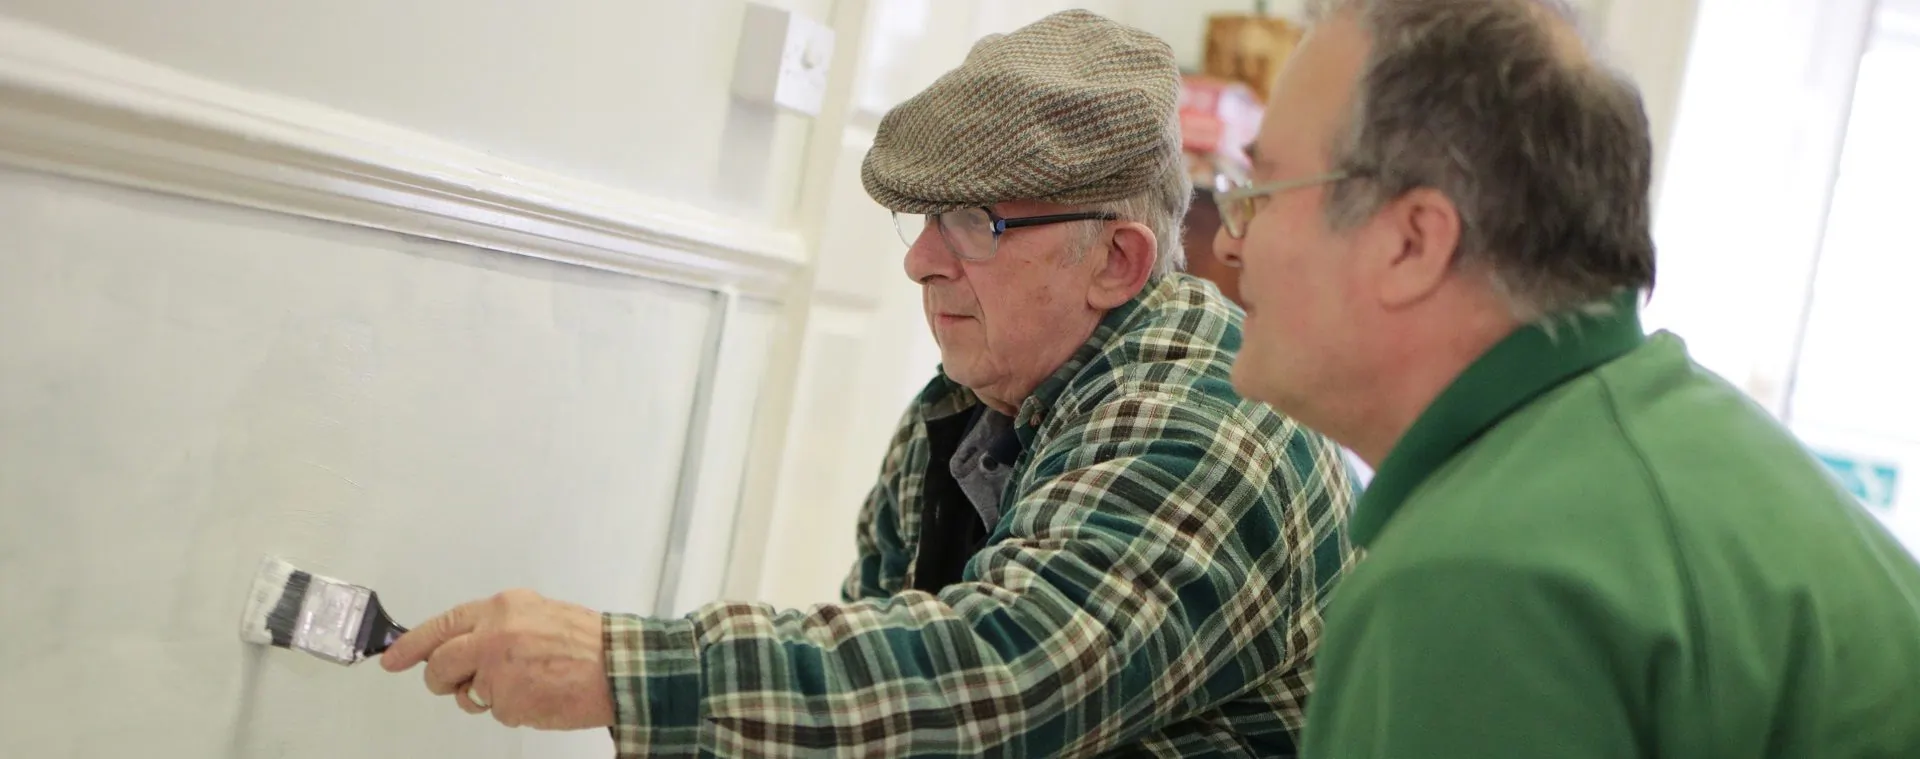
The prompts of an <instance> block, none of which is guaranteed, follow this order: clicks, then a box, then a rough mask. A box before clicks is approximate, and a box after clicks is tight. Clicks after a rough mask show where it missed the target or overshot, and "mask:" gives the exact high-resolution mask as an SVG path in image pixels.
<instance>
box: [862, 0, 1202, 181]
mask: <svg viewBox="0 0 1920 759" xmlns="http://www.w3.org/2000/svg"><path fill="white" fill-rule="evenodd" d="M1179 92H1180V70H1179V67H1178V66H1177V65H1176V64H1175V63H1174V60H1173V50H1172V49H1171V48H1169V47H1168V46H1167V43H1165V42H1163V41H1161V40H1160V39H1159V38H1157V37H1154V36H1153V35H1150V34H1147V33H1146V32H1142V31H1139V30H1137V29H1133V28H1130V27H1127V26H1122V25H1120V24H1117V23H1114V22H1113V21H1110V20H1107V19H1105V18H1102V17H1100V16H1098V15H1095V14H1093V13H1089V12H1087V11H1081V10H1074V11H1064V12H1061V13H1056V14H1054V15H1052V16H1048V17H1046V18H1044V19H1041V20H1039V21H1036V22H1034V23H1032V24H1029V25H1027V26H1024V27H1021V28H1020V29H1017V30H1015V31H1013V32H1010V33H1007V34H999V35H992V36H989V37H986V38H985V39H982V40H981V41H980V42H978V43H976V44H975V45H974V47H973V50H972V51H971V52H969V53H968V54H967V59H966V62H964V63H962V64H960V67H959V68H956V69H954V70H952V71H949V72H947V73H946V74H945V75H943V76H941V77H940V78H939V79H938V80H936V81H935V82H934V83H933V84H932V85H931V86H929V87H927V89H926V90H925V91H923V92H921V93H920V94H918V95H915V96H913V97H912V98H910V99H908V100H907V101H906V102H903V103H901V104H900V105H899V106H897V107H895V108H894V109H893V110H892V111H889V112H888V113H887V115H886V117H885V118H882V119H881V120H880V128H879V130H878V132H877V133H876V135H875V137H874V140H873V148H872V149H871V150H869V151H868V152H867V157H866V161H865V162H864V163H863V164H862V165H861V167H860V178H861V181H862V182H863V183H864V184H865V185H866V188H867V194H868V195H871V196H873V199H874V200H875V201H876V202H878V203H879V204H880V205H882V206H885V207H886V208H888V209H891V210H894V211H898V212H901V213H940V212H944V211H950V210H953V209H955V208H961V207H966V206H985V205H992V204H994V203H1001V202H1005V201H1009V200H1040V201H1047V202H1053V203H1061V204H1064V205H1085V204H1091V203H1104V202H1108V201H1114V200H1120V199H1122V198H1127V197H1131V196H1133V195H1137V194H1139V193H1140V192H1142V191H1145V190H1146V189H1147V188H1148V187H1149V186H1151V185H1152V183H1153V181H1154V179H1155V178H1156V177H1158V176H1160V175H1161V174H1162V173H1163V172H1165V171H1167V170H1168V169H1169V166H1170V164H1172V163H1174V162H1177V161H1179V160H1180V127H1179V123H1178V121H1177V117H1176V114H1177V108H1178V106H1179Z"/></svg>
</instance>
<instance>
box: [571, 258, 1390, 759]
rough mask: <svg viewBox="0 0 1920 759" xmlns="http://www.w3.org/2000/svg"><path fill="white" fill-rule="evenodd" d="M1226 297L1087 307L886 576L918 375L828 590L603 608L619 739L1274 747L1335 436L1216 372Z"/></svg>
mask: <svg viewBox="0 0 1920 759" xmlns="http://www.w3.org/2000/svg"><path fill="white" fill-rule="evenodd" d="M1239 322H1240V317H1239V314H1238V312H1237V311H1236V310H1234V309H1233V307H1232V306H1231V305H1229V304H1228V303H1227V302H1226V301H1225V300H1224V299H1222V298H1221V297H1220V296H1219V294H1218V292H1217V291H1215V290H1213V289H1212V288H1211V287H1210V286H1206V285H1203V284H1201V283H1199V281H1198V280H1195V279H1193V278H1191V277H1187V276H1185V275H1174V276H1170V277H1166V278H1164V279H1161V280H1158V281H1157V282H1156V283H1155V284H1153V285H1151V286H1150V288H1149V290H1148V291H1147V292H1145V293H1143V294H1142V295H1141V296H1140V297H1139V298H1137V299H1135V300H1134V301H1133V302H1132V303H1130V304H1128V305H1127V306H1124V307H1122V308H1120V309H1117V310H1116V311H1114V312H1113V313H1110V314H1108V316H1107V318H1106V319H1105V320H1104V321H1103V323H1102V325H1101V326H1100V328H1099V329H1098V330H1097V331H1096V332H1095V334H1094V335H1093V337H1092V339H1091V340H1090V341H1089V342H1088V343H1087V345H1086V346H1085V347H1084V348H1082V349H1081V350H1080V351H1079V352H1078V354H1077V355H1075V356H1074V358H1073V359H1072V360H1071V361H1069V362H1068V363H1067V364H1066V365H1065V366H1064V367H1062V368H1061V369H1060V370H1059V372H1058V373H1056V375H1055V376H1054V377H1053V378H1052V379H1050V380H1048V381H1047V382H1046V383H1044V384H1043V385H1042V386H1041V387H1040V388H1039V390H1038V391H1037V392H1036V393H1035V395H1034V397H1033V398H1031V399H1029V401H1028V402H1027V403H1026V404H1025V405H1024V406H1023V407H1022V408H1021V409H1020V412H1019V414H1018V416H1017V417H1016V419H1015V421H1016V424H1017V425H1018V430H1019V434H1020V435H1021V437H1022V440H1023V442H1025V443H1026V445H1025V451H1024V452H1023V453H1022V454H1021V456H1020V458H1019V459H1018V460H1017V461H1016V462H1015V463H1014V476H1013V481H1012V484H1011V485H1010V486H1009V488H1008V491H1007V494H1006V497H1005V500H1004V501H1003V504H1004V507H1003V513H1004V516H1003V517H1002V519H1001V521H1000V524H999V526H998V528H997V530H996V531H995V532H994V534H993V536H992V539H991V541H990V543H989V545H988V547H987V548H986V549H984V550H983V551H981V552H980V553H978V554H977V555H975V556H974V557H973V559H972V561H971V562H970V563H969V565H968V567H967V569H966V572H965V577H964V578H963V581H962V582H960V583H957V584H954V585H950V586H948V587H946V588H944V589H942V590H941V591H940V592H939V594H937V595H934V594H928V593H925V592H920V591H911V590H904V589H905V588H907V587H908V580H909V575H910V573H911V572H912V571H913V561H914V556H913V551H914V547H915V546H917V545H918V542H917V541H918V538H919V534H918V522H919V518H920V513H921V506H922V501H921V497H920V493H921V489H920V488H921V484H922V481H923V476H924V473H925V471H926V468H927V465H928V461H927V458H928V457H927V448H928V443H927V437H926V433H925V430H926V421H927V420H928V419H937V418H941V417H943V416H945V415H948V414H954V413H959V412H961V411H964V410H966V409H968V408H970V407H971V406H972V405H973V404H975V403H977V401H976V400H975V399H974V397H973V395H972V394H971V393H969V392H968V391H966V390H965V389H964V388H961V387H959V386H958V385H955V384H952V383H950V382H949V381H947V380H945V379H944V378H938V379H936V380H935V381H934V382H933V383H932V384H931V385H930V386H929V387H928V389H927V390H926V391H925V393H923V395H922V396H921V398H920V399H919V401H918V402H917V403H915V404H914V406H913V408H911V409H910V410H909V411H908V413H907V414H906V417H905V419H904V420H903V421H902V423H901V426H900V431H899V433H898V435H897V436H896V437H895V439H894V442H893V446H892V449H891V451H890V452H889V453H888V455H887V457H886V459H885V463H884V464H883V467H882V472H881V477H880V482H879V484H878V485H877V486H876V487H875V488H874V490H873V492H872V495H871V496H870V498H869V499H868V501H867V503H866V505H865V507H864V509H863V512H862V518H861V524H860V528H859V558H858V561H857V563H856V565H855V567H854V571H853V573H852V576H850V577H849V578H848V579H847V582H846V586H845V588H844V591H843V593H844V595H845V598H844V599H843V602H842V603H838V604H831V605H822V606H816V607H814V608H812V609H810V610H806V611H779V610H776V609H772V608H768V607H765V606H760V605H753V604H741V603H719V604H713V605H710V606H707V607H705V608H703V609H701V610H699V611H697V612H695V613H693V614H691V615H689V616H688V617H687V618H685V619H676V620H661V619H645V618H641V617H635V616H629V615H619V614H609V615H607V616H606V642H607V650H608V674H609V679H610V682H611V683H612V686H613V694H614V700H615V703H616V709H617V714H618V723H619V724H618V726H617V727H615V729H614V736H615V739H616V743H617V745H618V749H619V755H620V756H622V757H638V756H694V755H701V756H707V755H720V756H789V755H807V754H811V755H832V756H909V755H911V756H922V757H927V756H931V757H961V756H968V757H971V756H982V755H986V756H1055V755H1074V756H1087V755H1101V754H1112V753H1125V754H1128V755H1141V754H1147V755H1158V756H1286V755H1290V754H1292V753H1293V752H1294V746H1295V739H1296V736H1297V735H1298V732H1299V729H1300V726H1301V719H1302V712H1303V707H1304V700H1305V698H1306V696H1307V693H1308V691H1309V690H1310V689H1311V688H1312V682H1313V677H1312V665H1311V658H1310V654H1311V652H1312V651H1313V649H1314V647H1315V645H1316V643H1317V641H1318V639H1319V636H1320V625H1321V618H1320V608H1321V604H1322V603H1323V601H1324V598H1325V595H1326V592H1327V591H1328V589H1329V586H1330V584H1331V583H1332V581H1333V580H1334V579H1335V578H1336V577H1337V576H1338V575H1339V574H1340V572H1341V571H1342V570H1344V569H1345V567H1346V566H1347V564H1348V562H1349V561H1351V559H1352V557H1353V552H1352V547H1351V544H1350V543H1349V541H1348V538H1347V534H1346V524H1345V522H1346V513H1347V510H1348V508H1349V505H1350V503H1351V500H1352V497H1353V486H1352V484H1351V480H1350V478H1349V476H1348V469H1347V466H1346V463H1345V461H1344V459H1342V457H1341V456H1340V454H1339V452H1338V450H1337V449H1336V448H1334V447H1333V446H1332V445H1331V444H1329V443H1327V442H1326V441H1325V440H1324V439H1322V438H1320V437H1318V436H1316V435H1314V434H1311V433H1309V432H1307V431H1305V430H1303V429H1301V428H1300V427H1298V426H1296V425H1295V424H1294V423H1293V422H1291V421H1289V420H1287V419H1285V418H1283V417H1281V416H1279V415H1277V414H1275V413H1274V412H1272V411H1270V410H1268V409H1267V408H1266V407H1265V406H1262V405H1259V404H1255V403H1251V402H1247V401H1243V400H1240V399H1239V398H1237V397H1236V396H1234V395H1233V394H1232V391H1231V387H1230V385H1229V383H1228V376H1227V372H1228V366H1229V363H1230V362H1231V359H1232V351H1233V350H1235V349H1237V348H1238V347H1239V343H1240V327H1239Z"/></svg>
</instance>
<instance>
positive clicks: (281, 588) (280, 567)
mask: <svg viewBox="0 0 1920 759" xmlns="http://www.w3.org/2000/svg"><path fill="white" fill-rule="evenodd" d="M298 571H300V570H298V569H296V568H295V567H294V566H293V565H292V564H288V563H287V562H285V561H281V560H280V559H277V558H274V557H272V556H268V557H266V558H263V559H261V560H260V569H259V571H257V572H255V573H254V576H253V586H252V587H251V588H249V589H248V591H247V606H246V610H245V611H244V612H242V613H241V616H240V639H241V640H243V641H246V642H248V643H253V644H256V645H262V646H271V645H275V642H274V635H273V629H272V624H273V621H274V620H273V612H274V610H275V609H276V607H278V606H279V604H280V599H281V598H282V596H284V595H285V593H286V589H287V581H288V580H290V579H292V578H293V574H294V573H295V572H298ZM301 592H303V593H304V592H305V589H304V588H303V589H302V591H301ZM285 629H287V630H291V629H293V628H292V625H288V626H287V627H286V628H285ZM279 645H281V646H283V647H284V646H285V645H286V644H284V643H282V644H279Z"/></svg>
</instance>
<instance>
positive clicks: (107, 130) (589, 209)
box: [0, 16, 806, 294]
mask: <svg viewBox="0 0 1920 759" xmlns="http://www.w3.org/2000/svg"><path fill="white" fill-rule="evenodd" d="M0 164H10V165H14V166H19V167H24V168H28V169H34V170H40V171H46V172H50V173H57V174H64V175H70V176H78V177H81V178H85V179H91V180H96V181H104V182H111V183H115V184H123V185H131V186H135V187H139V188H142V189H148V190H155V191H160V192H167V193H173V194H178V195H185V196H190V197H196V198H201V199H205V200H212V201H218V202H224V203H230V204H236V205H241V206H247V207H252V208H259V209H265V210H270V211H277V212H282V213H289V214H294V215H299V216H306V217H311V218H316V219H324V220H329V221H335V222H341V223H346V224H353V225H357V226H362V227H371V228H375V229H383V230H389V231H393V232H399V233H403V234H409V235H416V236H420V237H428V238H433V239H438V240H446V241H451V242H457V243H463V244H468V245H474V246H478V247H482V248H488V249H492V250H498V251H503V252H507V253H517V254H522V255H528V256H534V257H538V258H544V259H549V260H555V261H562V262H565V263H570V264H577V265H583V266H590V267H594V268H599V269H606V270H611V271H618V272H623V273H629V274H634V275H638V276H646V277H650V278H655V279H663V280H666V281H671V282H677V283H682V284H688V285H694V286H700V287H707V288H714V289H718V288H727V287H731V288H734V289H737V290H739V291H742V292H746V293H753V294H777V293H782V292H783V291H784V288H785V287H786V285H787V283H788V282H789V281H790V280H791V279H792V278H793V276H794V275H795V274H796V273H798V272H799V271H800V270H801V269H802V267H803V264H804V263H805V260H806V255H805V248H804V247H803V238H802V236H801V235H800V234H799V233H798V232H797V231H790V230H776V229H767V228H754V227H753V226H752V225H750V224H743V223H742V222H741V221H740V220H738V219H734V218H731V217H726V216H723V215H720V214H716V213H713V212H709V211H706V210H703V209H698V208H694V207H691V206H687V205H684V204H681V203H676V202H673V201H668V200H664V199H659V198H654V197H648V196H643V195H638V194H635V193H632V192H628V191H625V190H620V189H616V188H611V187H607V186H603V185H597V184H591V183H585V182H580V181H575V180H571V179H568V178H566V177H562V176H558V175H555V174H552V173H549V172H545V171H541V170H537V169H533V168H531V167H527V166H523V165H519V164H515V163H512V162H509V161H504V160H501V159H499V158H495V157H493V156H490V155H487V154H484V153H481V152H478V151H475V150H471V149H468V148H464V147H461V146H458V145H454V144H450V143H448V142H445V141H443V140H439V139H435V138H433V137H429V136H427V135H423V134H419V133H417V132H411V131H407V130H404V129H400V128H396V127H394V126H392V125H389V124H385V123H381V122H377V121H372V120H369V119H365V118H361V117H357V116H354V115H351V114H347V113H342V112H340V111H336V110H332V109H329V108H325V107H322V106H319V105H316V104H313V103H308V102H304V101H299V100H293V99H289V98H284V97H277V96H273V95H268V94H262V93H257V92H249V91H246V90H242V89H238V88H235V87H232V86H229V85H226V84H222V83H219V82H215V81H211V80H207V79H203V78H200V77H196V76H192V75H189V74H185V73H182V72H180V71H176V70H173V69H168V68H164V67H161V66H157V65H154V64H152V63H149V62H147V61H144V60H140V59H137V58H133V57H130V56H127V55H125V54H122V53H118V52H115V51H112V50H109V49H106V48H103V47H100V46H97V45H95V44H93V43H89V42H85V41H82V40H80V39H77V38H74V37H71V36H68V35H65V34H62V33H59V32H56V31H53V30H50V29H47V28H45V27H41V26H37V25H33V24H28V23H25V22H22V21H19V20H17V19H10V18H7V17H5V16H0Z"/></svg>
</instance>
